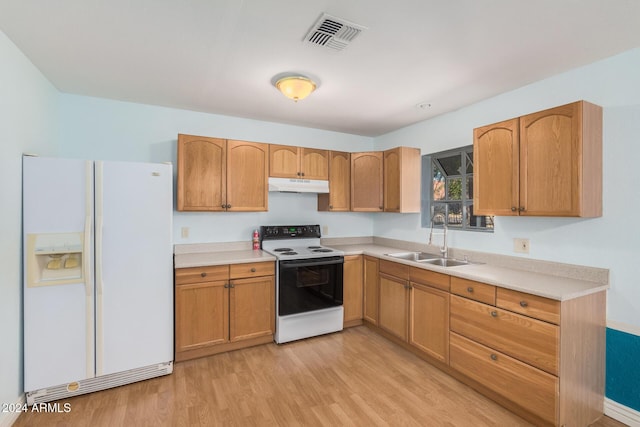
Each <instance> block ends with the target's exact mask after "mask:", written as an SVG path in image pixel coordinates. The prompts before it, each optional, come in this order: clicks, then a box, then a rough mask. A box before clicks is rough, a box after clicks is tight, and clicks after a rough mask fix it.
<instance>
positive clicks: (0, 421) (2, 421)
mask: <svg viewBox="0 0 640 427" xmlns="http://www.w3.org/2000/svg"><path fill="white" fill-rule="evenodd" d="M26 404H27V399H26V397H25V395H24V393H22V394H21V395H20V397H18V398H17V399H16V401H15V402H13V407H14V408H23V407H24V405H26ZM2 409H4V408H2ZM21 413H22V411H12V412H3V411H0V427H11V426H12V425H13V423H15V422H16V421H17V420H18V417H19V416H20V414H21Z"/></svg>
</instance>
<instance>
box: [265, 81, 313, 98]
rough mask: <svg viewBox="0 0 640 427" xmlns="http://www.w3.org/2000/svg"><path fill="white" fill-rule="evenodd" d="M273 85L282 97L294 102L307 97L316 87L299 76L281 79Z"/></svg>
mask: <svg viewBox="0 0 640 427" xmlns="http://www.w3.org/2000/svg"><path fill="white" fill-rule="evenodd" d="M274 85H275V87H277V88H278V90H279V91H280V92H282V94H283V95H284V96H286V97H287V98H291V99H293V100H294V101H295V102H298V101H299V100H300V99H304V98H306V97H307V96H309V95H310V94H311V92H313V91H314V90H316V87H317V85H316V83H315V82H314V81H313V80H311V79H310V78H308V77H305V76H300V75H295V76H285V77H282V78H280V79H278V81H276V82H275V83H274Z"/></svg>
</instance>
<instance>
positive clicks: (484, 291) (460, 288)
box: [451, 276, 496, 305]
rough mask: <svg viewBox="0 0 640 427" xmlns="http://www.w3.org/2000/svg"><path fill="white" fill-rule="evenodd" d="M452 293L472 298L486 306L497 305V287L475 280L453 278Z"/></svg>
mask: <svg viewBox="0 0 640 427" xmlns="http://www.w3.org/2000/svg"><path fill="white" fill-rule="evenodd" d="M451 293H452V294H457V295H460V296H463V297H467V298H471V299H473V300H476V301H480V302H483V303H485V304H491V305H495V304H496V287H495V286H493V285H487V284H486V283H480V282H475V281H473V280H468V279H462V278H460V277H455V276H454V277H451Z"/></svg>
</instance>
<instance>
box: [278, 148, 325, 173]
mask: <svg viewBox="0 0 640 427" xmlns="http://www.w3.org/2000/svg"><path fill="white" fill-rule="evenodd" d="M269 176H272V177H275V178H304V179H322V180H326V179H329V151H327V150H318V149H315V148H304V147H292V146H289V145H275V144H271V145H270V146H269Z"/></svg>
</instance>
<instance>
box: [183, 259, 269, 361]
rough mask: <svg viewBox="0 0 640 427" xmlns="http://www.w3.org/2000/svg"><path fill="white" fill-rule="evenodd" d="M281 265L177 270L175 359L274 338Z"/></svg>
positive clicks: (217, 351) (185, 358)
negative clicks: (276, 275) (278, 267)
mask: <svg viewBox="0 0 640 427" xmlns="http://www.w3.org/2000/svg"><path fill="white" fill-rule="evenodd" d="M274 275H275V264H274V263H273V262H259V263H250V264H234V265H231V266H229V265H221V266H210V267H193V268H180V269H176V270H175V283H176V291H175V295H176V297H175V345H176V348H175V352H176V354H175V360H176V361H182V360H188V359H193V358H196V357H202V356H207V355H211V354H216V353H220V352H224V351H229V350H234V349H238V348H242V347H248V346H252V345H256V344H262V343H267V342H271V341H272V340H273V333H274V331H275V279H274Z"/></svg>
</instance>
